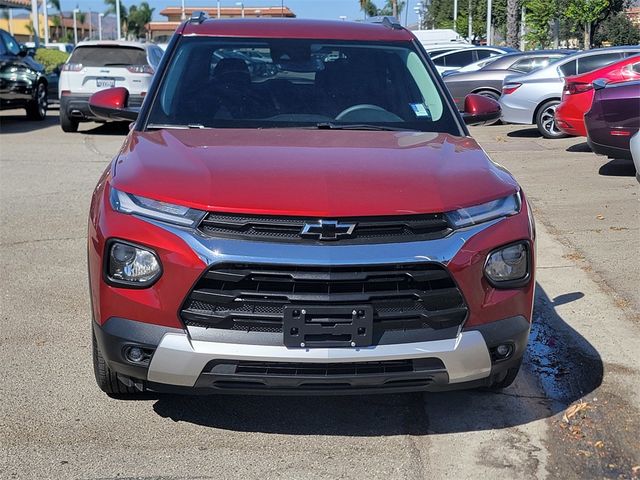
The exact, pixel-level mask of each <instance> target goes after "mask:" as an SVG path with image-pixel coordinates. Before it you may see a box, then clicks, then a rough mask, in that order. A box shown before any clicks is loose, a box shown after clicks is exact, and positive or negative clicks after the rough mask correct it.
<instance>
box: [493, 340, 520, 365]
mask: <svg viewBox="0 0 640 480" xmlns="http://www.w3.org/2000/svg"><path fill="white" fill-rule="evenodd" d="M514 350H515V349H514V346H513V344H512V343H501V344H500V345H498V346H497V347H493V348H492V349H490V353H491V360H492V361H494V362H499V361H501V360H507V359H508V358H510V357H511V356H512V355H513V352H514Z"/></svg>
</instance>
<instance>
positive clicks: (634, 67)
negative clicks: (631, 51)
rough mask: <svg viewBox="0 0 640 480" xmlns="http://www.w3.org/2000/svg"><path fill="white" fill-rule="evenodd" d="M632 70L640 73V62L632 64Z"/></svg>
mask: <svg viewBox="0 0 640 480" xmlns="http://www.w3.org/2000/svg"><path fill="white" fill-rule="evenodd" d="M631 70H633V71H634V72H636V73H638V74H640V62H638V63H634V64H632V65H631Z"/></svg>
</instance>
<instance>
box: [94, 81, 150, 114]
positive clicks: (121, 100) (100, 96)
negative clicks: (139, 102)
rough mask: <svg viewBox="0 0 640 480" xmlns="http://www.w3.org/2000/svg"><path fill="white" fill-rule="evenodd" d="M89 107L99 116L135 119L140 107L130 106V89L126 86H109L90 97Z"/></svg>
mask: <svg viewBox="0 0 640 480" xmlns="http://www.w3.org/2000/svg"><path fill="white" fill-rule="evenodd" d="M89 108H90V109H91V111H92V112H93V113H94V115H96V116H97V117H101V118H108V119H111V120H124V121H135V120H136V119H137V118H138V114H139V113H140V109H139V108H129V90H127V89H126V88H124V87H114V88H107V89H106V90H100V91H99V92H96V93H94V94H93V95H91V98H89Z"/></svg>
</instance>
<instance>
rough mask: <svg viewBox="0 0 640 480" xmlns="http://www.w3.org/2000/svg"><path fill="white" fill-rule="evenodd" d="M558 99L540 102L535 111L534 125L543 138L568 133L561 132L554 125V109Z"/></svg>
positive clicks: (564, 135) (565, 135) (562, 136)
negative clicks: (540, 104)
mask: <svg viewBox="0 0 640 480" xmlns="http://www.w3.org/2000/svg"><path fill="white" fill-rule="evenodd" d="M558 105H560V100H549V101H548V102H545V103H544V104H542V106H541V107H540V108H539V109H538V112H537V113H536V126H537V127H538V131H539V132H540V134H541V135H542V136H543V137H544V138H551V139H553V138H564V137H567V136H568V135H567V134H566V133H564V132H562V131H561V130H560V129H559V128H558V126H557V125H556V119H555V114H556V109H557V108H558Z"/></svg>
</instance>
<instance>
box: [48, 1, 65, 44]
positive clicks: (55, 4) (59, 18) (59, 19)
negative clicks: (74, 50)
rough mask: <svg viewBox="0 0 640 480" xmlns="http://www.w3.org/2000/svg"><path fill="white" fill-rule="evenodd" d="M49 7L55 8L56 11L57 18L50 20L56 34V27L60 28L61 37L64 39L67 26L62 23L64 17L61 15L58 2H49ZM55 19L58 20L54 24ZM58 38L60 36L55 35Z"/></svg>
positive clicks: (60, 6)
mask: <svg viewBox="0 0 640 480" xmlns="http://www.w3.org/2000/svg"><path fill="white" fill-rule="evenodd" d="M49 3H51V6H52V7H53V8H55V9H56V10H57V11H58V16H57V17H55V16H54V17H53V19H52V20H51V21H52V22H53V25H54V26H55V27H56V34H57V32H58V27H62V28H61V30H62V32H61V33H62V35H63V36H65V37H66V35H67V26H66V25H65V23H64V15H63V14H62V5H61V3H60V0H50V2H49ZM56 18H58V21H57V22H56ZM56 36H57V37H58V38H60V35H56Z"/></svg>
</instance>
